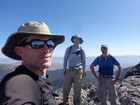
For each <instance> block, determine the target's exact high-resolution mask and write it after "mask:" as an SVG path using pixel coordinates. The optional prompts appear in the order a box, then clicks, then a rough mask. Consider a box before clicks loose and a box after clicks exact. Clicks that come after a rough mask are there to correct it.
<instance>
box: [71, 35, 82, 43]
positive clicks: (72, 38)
mask: <svg viewBox="0 0 140 105" xmlns="http://www.w3.org/2000/svg"><path fill="white" fill-rule="evenodd" d="M74 38H78V37H75V36H72V37H71V42H72V43H74V41H73V40H74ZM78 39H80V42H79V44H82V43H83V39H82V38H81V37H79V38H78Z"/></svg>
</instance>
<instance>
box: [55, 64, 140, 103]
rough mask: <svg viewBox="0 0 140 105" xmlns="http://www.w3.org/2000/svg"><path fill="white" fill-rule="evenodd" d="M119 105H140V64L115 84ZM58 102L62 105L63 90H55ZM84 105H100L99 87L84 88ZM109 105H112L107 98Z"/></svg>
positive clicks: (71, 93)
mask: <svg viewBox="0 0 140 105" xmlns="http://www.w3.org/2000/svg"><path fill="white" fill-rule="evenodd" d="M115 88H116V94H117V104H118V105H140V63H139V64H137V65H136V66H134V67H132V68H131V69H130V70H128V72H127V73H126V75H125V76H124V77H123V78H122V79H120V81H118V82H117V83H116V84H115ZM55 93H56V94H58V96H57V97H56V100H57V102H58V103H62V100H63V97H62V88H60V89H57V90H55ZM72 100H73V88H72V89H71V92H70V95H69V105H73V101H72ZM81 100H82V105H100V97H99V96H98V87H97V86H95V85H93V84H92V83H87V84H85V85H84V86H82V92H81ZM107 103H108V104H107V105H111V104H110V102H109V99H108V97H107Z"/></svg>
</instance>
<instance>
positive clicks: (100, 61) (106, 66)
mask: <svg viewBox="0 0 140 105" xmlns="http://www.w3.org/2000/svg"><path fill="white" fill-rule="evenodd" d="M92 65H93V66H97V65H99V70H98V72H99V74H100V75H108V76H112V75H114V65H115V66H119V65H120V63H119V62H118V61H117V60H116V59H115V57H113V56H111V55H109V56H107V57H103V56H98V57H97V58H96V59H95V60H94V61H93V62H92Z"/></svg>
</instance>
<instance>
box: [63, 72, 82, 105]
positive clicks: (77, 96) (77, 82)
mask: <svg viewBox="0 0 140 105" xmlns="http://www.w3.org/2000/svg"><path fill="white" fill-rule="evenodd" d="M82 72H83V70H68V71H67V73H66V75H65V81H64V86H63V103H64V105H66V103H67V102H68V96H69V93H70V89H71V86H72V83H73V86H74V96H73V103H74V105H80V102H81V82H82Z"/></svg>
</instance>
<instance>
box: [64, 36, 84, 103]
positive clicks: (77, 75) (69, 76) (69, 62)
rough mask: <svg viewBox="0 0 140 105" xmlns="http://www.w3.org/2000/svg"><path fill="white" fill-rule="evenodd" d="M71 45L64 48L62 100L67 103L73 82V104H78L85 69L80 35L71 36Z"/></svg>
mask: <svg viewBox="0 0 140 105" xmlns="http://www.w3.org/2000/svg"><path fill="white" fill-rule="evenodd" d="M71 41H72V43H73V45H71V46H69V47H68V48H67V49H66V52H65V56H64V68H63V69H64V79H65V81H64V86H63V102H64V105H69V102H68V95H69V92H70V89H71V85H72V83H73V86H74V98H73V105H80V103H81V82H82V79H83V77H84V76H83V74H84V75H85V70H86V56H85V51H84V50H83V48H82V47H81V45H80V44H82V43H83V39H82V37H81V36H80V35H78V34H76V35H74V36H72V37H71Z"/></svg>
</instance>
